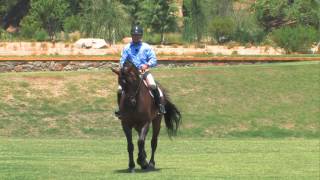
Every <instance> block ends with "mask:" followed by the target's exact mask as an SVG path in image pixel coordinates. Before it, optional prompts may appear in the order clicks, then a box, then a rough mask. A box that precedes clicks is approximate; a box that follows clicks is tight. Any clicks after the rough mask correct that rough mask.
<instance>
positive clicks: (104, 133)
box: [0, 62, 320, 179]
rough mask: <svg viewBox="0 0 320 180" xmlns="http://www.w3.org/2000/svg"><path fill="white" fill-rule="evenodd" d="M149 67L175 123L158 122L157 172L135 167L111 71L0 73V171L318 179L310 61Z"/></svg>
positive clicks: (318, 127) (44, 175)
mask: <svg viewBox="0 0 320 180" xmlns="http://www.w3.org/2000/svg"><path fill="white" fill-rule="evenodd" d="M153 74H154V76H155V77H156V79H157V80H158V81H160V83H161V84H162V85H163V86H164V87H166V89H167V90H168V91H169V94H170V97H171V99H172V101H173V102H174V103H175V104H176V105H177V106H178V107H179V109H180V110H181V112H182V115H183V123H182V126H181V129H180V132H179V133H178V137H177V138H174V140H173V141H170V140H169V138H168V137H167V135H166V131H165V129H164V128H163V129H162V131H161V134H160V142H159V146H158V148H159V149H158V151H157V154H156V163H157V168H158V169H157V171H154V172H142V171H139V170H137V172H136V173H135V174H128V173H126V171H125V169H126V168H127V163H128V162H127V151H126V144H125V139H124V135H123V132H122V130H121V127H120V122H119V121H118V120H117V119H116V118H115V117H114V116H113V110H114V109H115V101H116V98H115V95H116V89H117V84H116V76H115V75H113V74H112V73H111V71H78V72H30V73H2V74H0V179H319V178H320V170H319V169H320V167H319V166H320V149H319V148H320V142H319V138H320V95H319V92H320V63H319V62H297V63H272V64H256V65H234V66H208V67H178V68H169V67H162V68H158V69H154V70H153ZM135 141H136V139H135ZM149 146H150V145H149V143H147V145H146V147H147V148H148V152H149V151H150V149H149ZM136 149H137V148H136ZM135 152H136V151H135Z"/></svg>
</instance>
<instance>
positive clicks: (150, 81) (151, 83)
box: [146, 73, 157, 90]
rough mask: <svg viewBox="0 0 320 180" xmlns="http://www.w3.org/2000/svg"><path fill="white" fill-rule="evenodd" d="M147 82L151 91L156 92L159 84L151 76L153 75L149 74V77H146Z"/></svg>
mask: <svg viewBox="0 0 320 180" xmlns="http://www.w3.org/2000/svg"><path fill="white" fill-rule="evenodd" d="M146 81H147V84H148V86H149V88H150V89H152V90H155V89H156V88H157V84H156V82H155V81H154V78H153V76H152V75H151V73H148V75H147V77H146Z"/></svg>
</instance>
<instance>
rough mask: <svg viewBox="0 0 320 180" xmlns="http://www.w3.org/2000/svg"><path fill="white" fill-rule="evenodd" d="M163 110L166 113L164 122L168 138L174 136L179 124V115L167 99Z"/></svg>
mask: <svg viewBox="0 0 320 180" xmlns="http://www.w3.org/2000/svg"><path fill="white" fill-rule="evenodd" d="M165 109H166V113H165V114H164V120H165V124H166V127H167V130H168V135H169V137H171V136H176V135H177V132H178V128H179V125H180V123H181V117H182V116H181V113H180V111H179V110H178V108H177V107H176V106H175V105H174V104H173V103H171V102H170V100H168V99H166V104H165Z"/></svg>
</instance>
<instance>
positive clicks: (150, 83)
mask: <svg viewBox="0 0 320 180" xmlns="http://www.w3.org/2000/svg"><path fill="white" fill-rule="evenodd" d="M145 80H146V82H147V85H148V86H149V88H150V89H151V90H155V89H156V88H157V84H156V81H155V80H154V78H153V76H152V75H151V73H148V75H147V77H146V79H145ZM158 91H159V94H160V97H163V93H162V91H161V89H160V88H158ZM118 92H119V93H120V92H122V87H121V86H120V85H119V86H118Z"/></svg>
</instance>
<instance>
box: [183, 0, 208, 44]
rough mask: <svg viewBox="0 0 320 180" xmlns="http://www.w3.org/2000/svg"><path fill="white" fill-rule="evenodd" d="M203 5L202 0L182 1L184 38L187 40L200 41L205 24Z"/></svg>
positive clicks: (205, 17)
mask: <svg viewBox="0 0 320 180" xmlns="http://www.w3.org/2000/svg"><path fill="white" fill-rule="evenodd" d="M205 6H206V3H205V1H204V0H185V1H183V16H184V38H185V39H186V40H187V41H194V40H196V41H197V42H200V41H201V39H202V37H203V34H204V33H205V31H206V29H205V26H206V24H207V16H206V12H205V11H206V9H205Z"/></svg>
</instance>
